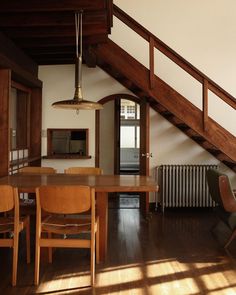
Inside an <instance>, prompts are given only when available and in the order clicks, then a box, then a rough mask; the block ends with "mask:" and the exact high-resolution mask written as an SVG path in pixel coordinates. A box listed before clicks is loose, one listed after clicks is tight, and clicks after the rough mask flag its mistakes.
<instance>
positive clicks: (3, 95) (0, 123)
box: [0, 69, 11, 176]
mask: <svg viewBox="0 0 236 295" xmlns="http://www.w3.org/2000/svg"><path fill="white" fill-rule="evenodd" d="M10 83H11V71H10V70H5V69H0V113H1V117H0V142H1V145H0V155H1V156H0V176H5V175H8V169H9V144H10V139H9V95H10Z"/></svg>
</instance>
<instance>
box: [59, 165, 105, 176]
mask: <svg viewBox="0 0 236 295" xmlns="http://www.w3.org/2000/svg"><path fill="white" fill-rule="evenodd" d="M64 172H65V173H66V174H83V175H100V174H102V169H101V168H97V167H69V168H67V169H65V170H64Z"/></svg>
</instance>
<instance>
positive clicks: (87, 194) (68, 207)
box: [36, 185, 95, 214]
mask: <svg viewBox="0 0 236 295" xmlns="http://www.w3.org/2000/svg"><path fill="white" fill-rule="evenodd" d="M94 195H95V193H94V189H91V188H90V187H89V186H80V185H65V186H59V185H58V186H56V185H45V186H41V187H39V188H37V189H36V201H37V208H38V207H39V208H42V209H43V210H44V211H46V212H50V213H55V214H76V213H82V212H86V211H88V210H90V209H91V207H92V204H94V202H95V200H94V199H95V197H94Z"/></svg>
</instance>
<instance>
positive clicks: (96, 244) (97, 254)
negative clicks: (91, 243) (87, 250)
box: [95, 220, 100, 263]
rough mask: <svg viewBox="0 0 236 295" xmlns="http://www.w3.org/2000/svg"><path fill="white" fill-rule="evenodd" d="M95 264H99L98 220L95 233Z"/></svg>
mask: <svg viewBox="0 0 236 295" xmlns="http://www.w3.org/2000/svg"><path fill="white" fill-rule="evenodd" d="M95 246H96V263H99V262H100V254H99V220H98V221H97V231H96V241H95Z"/></svg>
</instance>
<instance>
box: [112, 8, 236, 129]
mask: <svg viewBox="0 0 236 295" xmlns="http://www.w3.org/2000/svg"><path fill="white" fill-rule="evenodd" d="M113 14H114V15H115V16H116V17H117V18H118V19H119V20H121V21H122V22H123V23H125V24H126V25H127V26H128V27H129V28H131V29H132V30H133V31H135V32H136V33H137V34H139V35H140V36H141V37H142V38H144V39H145V40H146V41H147V42H149V55H150V56H149V60H150V79H151V77H153V75H154V73H153V70H154V69H153V53H152V50H154V47H155V48H157V49H158V50H159V51H161V52H162V53H163V54H164V55H166V56H167V57H168V58H169V59H171V60H172V61H173V62H174V63H176V64H177V65H178V66H180V67H181V68H182V69H183V70H185V71H186V72H187V73H189V74H190V75H191V76H192V77H193V78H195V79H196V80H198V81H199V82H200V83H201V84H202V85H203V91H202V92H203V106H205V110H204V111H203V113H204V114H203V117H204V118H203V122H204V126H205V124H206V118H207V107H206V102H207V100H208V99H207V91H208V90H210V91H212V92H213V93H214V94H215V95H217V96H218V97H220V98H221V99H222V100H223V101H224V102H226V103H227V104H228V105H230V106H231V107H232V108H234V109H236V98H235V97H233V96H232V95H231V94H229V93H228V92H227V91H225V90H224V89H223V88H221V87H220V86H219V85H218V84H216V83H215V82H214V81H212V80H211V79H210V78H209V77H207V76H206V75H205V74H203V73H202V72H201V71H199V70H198V69H197V68H196V67H194V66H193V65H192V64H191V63H189V62H188V61H187V60H185V59H184V58H183V57H182V56H181V55H179V54H178V53H177V52H175V51H174V50H173V49H171V48H170V47H169V46H168V45H166V44H165V43H164V42H162V41H161V40H160V39H158V38H157V37H156V36H155V35H153V34H152V33H151V32H149V31H148V30H147V29H145V28H144V27H143V26H142V25H140V24H139V23H138V22H136V21H135V20H134V19H133V18H132V17H130V16H129V15H128V14H126V13H125V12H124V11H123V10H121V9H120V8H119V7H118V6H116V5H113ZM153 44H154V46H153ZM150 86H151V87H153V82H152V80H150Z"/></svg>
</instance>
